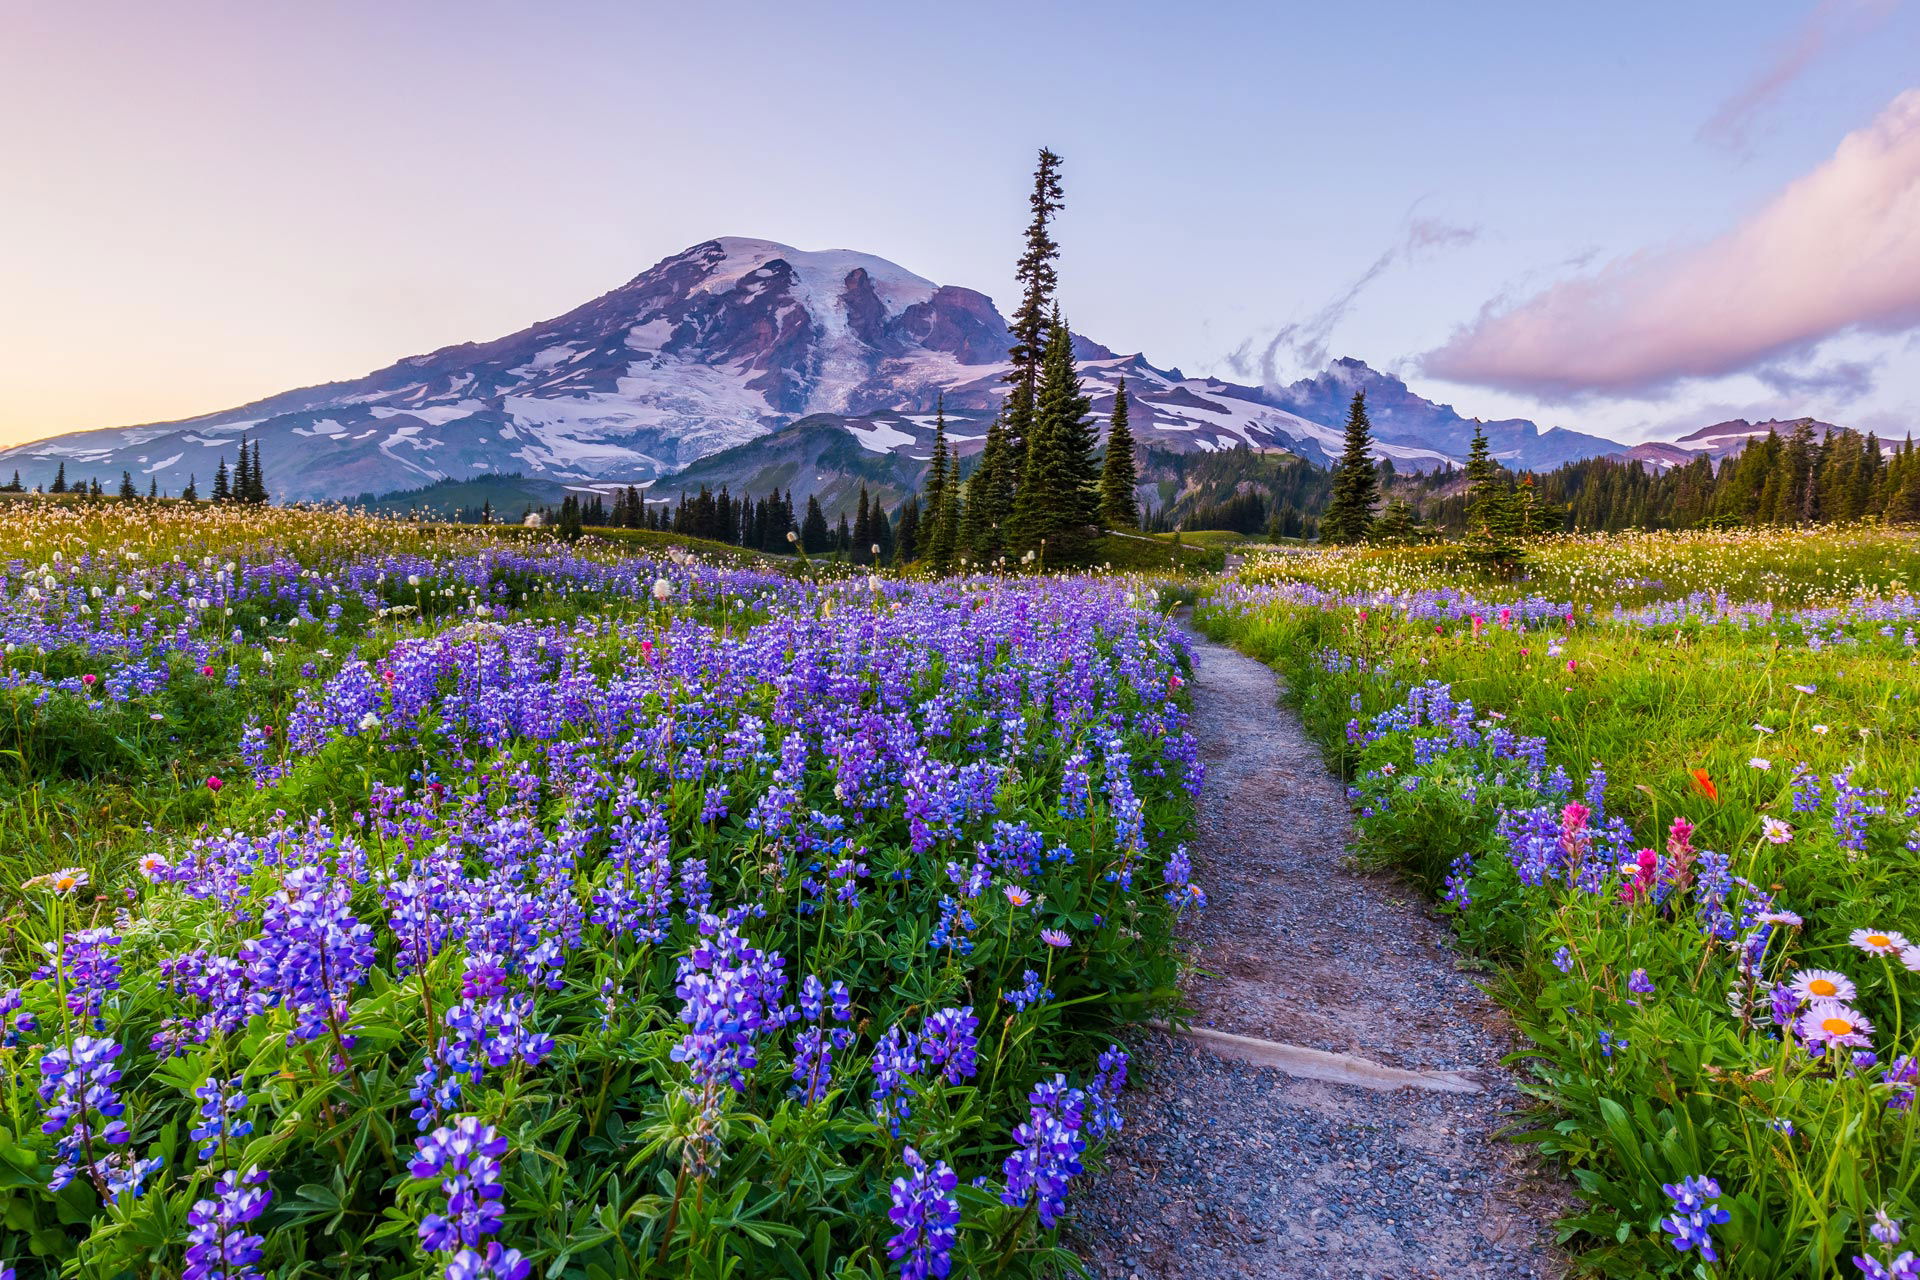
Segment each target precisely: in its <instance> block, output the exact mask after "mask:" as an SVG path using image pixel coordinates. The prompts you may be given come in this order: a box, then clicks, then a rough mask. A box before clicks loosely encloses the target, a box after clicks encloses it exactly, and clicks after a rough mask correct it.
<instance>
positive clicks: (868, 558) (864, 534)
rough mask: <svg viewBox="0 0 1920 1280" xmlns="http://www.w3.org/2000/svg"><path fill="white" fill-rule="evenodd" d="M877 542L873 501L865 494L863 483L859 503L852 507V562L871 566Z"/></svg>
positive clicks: (865, 487) (865, 489) (865, 488)
mask: <svg viewBox="0 0 1920 1280" xmlns="http://www.w3.org/2000/svg"><path fill="white" fill-rule="evenodd" d="M876 541H878V539H876V538H875V536H874V532H873V499H872V498H871V497H870V496H869V495H868V494H867V486H866V484H865V483H864V482H862V483H861V485H860V501H859V503H858V505H856V506H855V507H854V516H853V562H854V563H855V564H871V563H872V562H873V546H874V543H875V542H876Z"/></svg>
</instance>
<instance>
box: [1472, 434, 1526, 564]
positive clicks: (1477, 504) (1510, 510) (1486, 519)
mask: <svg viewBox="0 0 1920 1280" xmlns="http://www.w3.org/2000/svg"><path fill="white" fill-rule="evenodd" d="M1514 514H1515V513H1514V503H1513V494H1512V491H1511V490H1510V489H1509V488H1508V487H1507V482H1506V472H1505V471H1504V470H1503V469H1502V468H1501V466H1500V464H1499V463H1497V462H1495V461H1494V460H1493V451H1492V449H1491V448H1490V447H1489V446H1488V444H1487V433H1486V430H1485V428H1483V427H1482V426H1481V425H1480V420H1479V419H1478V418H1475V419H1474V420H1473V443H1472V445H1471V446H1469V448H1468V451H1467V551H1468V554H1469V555H1471V556H1472V557H1473V558H1474V559H1476V560H1479V561H1481V562H1482V563H1484V564H1487V565H1489V566H1490V567H1492V568H1494V569H1496V570H1498V571H1500V572H1501V573H1506V572H1508V571H1509V570H1511V569H1512V568H1513V566H1514V565H1516V564H1518V563H1519V559H1520V548H1519V546H1518V544H1517V543H1516V542H1515V540H1514V534H1515V530H1514V523H1515V521H1514Z"/></svg>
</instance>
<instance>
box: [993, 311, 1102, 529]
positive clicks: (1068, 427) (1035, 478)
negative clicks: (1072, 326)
mask: <svg viewBox="0 0 1920 1280" xmlns="http://www.w3.org/2000/svg"><path fill="white" fill-rule="evenodd" d="M1047 329H1048V334H1047V352H1046V358H1045V360H1044V361H1043V367H1042V369H1041V375H1040V394H1039V398H1038V399H1037V400H1036V401H1035V403H1034V414H1033V434H1032V438H1031V439H1030V440H1029V442H1028V444H1027V460H1026V465H1025V466H1024V467H1023V468H1021V473H1020V474H1021V483H1020V488H1019V489H1018V490H1017V491H1016V492H1015V494H1014V501H1013V545H1014V547H1015V548H1016V549H1018V550H1020V551H1023V552H1024V551H1033V552H1034V553H1035V554H1036V556H1037V557H1039V558H1040V560H1041V561H1042V562H1043V563H1044V564H1045V565H1047V566H1055V565H1071V564H1080V563H1083V562H1084V561H1085V560H1086V558H1087V554H1088V552H1089V550H1090V549H1091V547H1092V534H1093V532H1094V529H1093V526H1094V524H1095V522H1096V521H1097V520H1098V519H1099V514H1100V512H1099V494H1098V492H1097V489H1096V481H1097V474H1096V472H1095V470H1094V463H1093V440H1094V436H1093V431H1092V428H1091V425H1090V424H1089V423H1088V421H1087V411H1088V409H1089V407H1090V406H1089V405H1088V403H1087V398H1086V397H1085V396H1084V395H1082V394H1081V393H1080V376H1079V374H1078V373H1077V372H1076V371H1075V369H1074V364H1073V334H1072V332H1071V331H1070V330H1069V329H1068V328H1067V325H1066V323H1065V322H1064V321H1063V320H1061V319H1060V315H1059V313H1058V312H1057V311H1056V312H1055V313H1054V314H1053V316H1052V317H1051V318H1050V320H1049V322H1048V325H1047Z"/></svg>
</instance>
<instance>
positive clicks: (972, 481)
mask: <svg viewBox="0 0 1920 1280" xmlns="http://www.w3.org/2000/svg"><path fill="white" fill-rule="evenodd" d="M1012 452H1013V446H1012V441H1011V432H1010V431H1009V429H1008V427H1007V423H1006V420H1005V418H1003V417H999V416H996V417H995V418H994V419H993V421H992V422H989V423H988V424H987V438H986V440H985V442H984V443H983V444H982V445H981V447H980V460H979V462H977V463H975V464H974V468H973V475H972V476H970V477H969V478H968V479H967V483H966V495H967V501H966V520H965V523H964V525H963V524H961V523H960V521H959V520H958V519H957V517H958V516H959V515H960V505H959V502H958V501H957V499H958V496H959V495H958V494H957V493H956V494H955V495H954V497H955V499H956V501H954V502H953V503H952V504H950V505H951V508H952V512H953V514H954V516H955V517H956V520H955V525H956V529H957V532H956V533H955V535H954V538H955V543H954V545H955V551H956V554H957V553H958V551H959V550H960V549H961V548H965V549H966V550H967V551H968V552H970V553H971V554H972V556H973V560H974V563H975V564H991V563H992V562H993V561H994V560H995V559H997V558H998V557H999V555H1000V553H1001V552H1002V551H1003V550H1005V549H1006V541H1007V527H1006V526H1007V521H1008V518H1009V517H1010V516H1011V515H1012V513H1013V495H1014V492H1015V490H1014V473H1015V467H1014V464H1013V457H1012ZM955 470H956V474H957V472H958V469H957V468H956V469H955ZM945 517H946V512H944V511H943V512H942V520H943V521H944V520H945Z"/></svg>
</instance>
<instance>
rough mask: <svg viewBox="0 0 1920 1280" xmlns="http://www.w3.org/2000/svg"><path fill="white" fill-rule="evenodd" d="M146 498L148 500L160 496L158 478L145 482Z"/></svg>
mask: <svg viewBox="0 0 1920 1280" xmlns="http://www.w3.org/2000/svg"><path fill="white" fill-rule="evenodd" d="M147 496H148V497H149V498H157V497H159V496H160V481H159V479H158V478H155V479H152V480H149V481H147Z"/></svg>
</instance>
